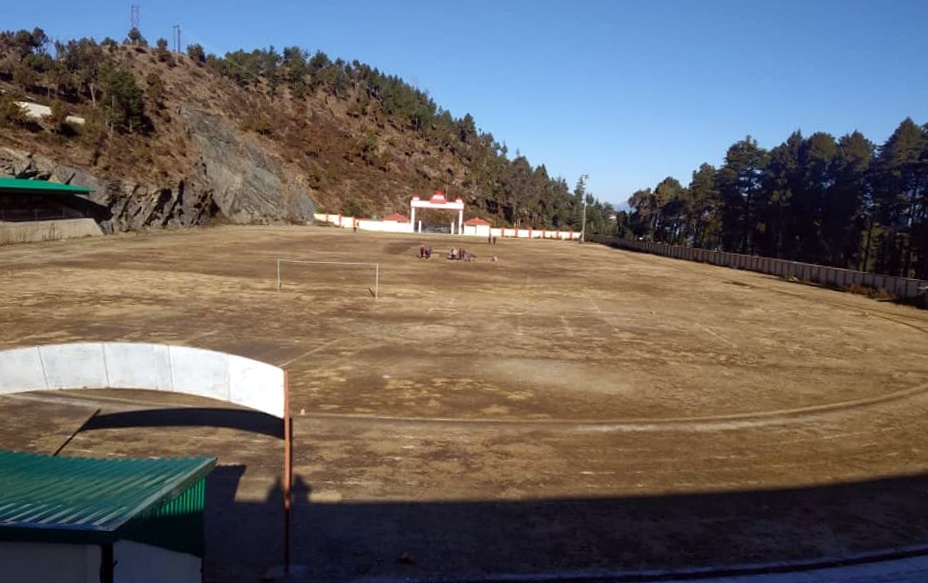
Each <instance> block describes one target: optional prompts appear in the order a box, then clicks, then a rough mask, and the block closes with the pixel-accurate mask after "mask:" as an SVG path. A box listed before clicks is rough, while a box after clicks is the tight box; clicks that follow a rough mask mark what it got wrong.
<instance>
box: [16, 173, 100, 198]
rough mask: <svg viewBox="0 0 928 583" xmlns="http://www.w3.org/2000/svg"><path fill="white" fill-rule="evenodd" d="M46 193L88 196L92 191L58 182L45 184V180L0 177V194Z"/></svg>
mask: <svg viewBox="0 0 928 583" xmlns="http://www.w3.org/2000/svg"><path fill="white" fill-rule="evenodd" d="M48 192H59V193H60V192H63V193H67V194H90V193H91V192H93V189H92V188H87V187H85V186H71V185H70V184H61V183H60V182H47V181H45V180H27V179H25V178H4V177H0V194H43V193H48Z"/></svg>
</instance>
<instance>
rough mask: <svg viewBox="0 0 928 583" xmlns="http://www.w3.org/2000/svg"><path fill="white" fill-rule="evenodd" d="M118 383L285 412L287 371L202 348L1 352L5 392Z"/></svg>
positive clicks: (80, 346) (60, 347) (118, 346)
mask: <svg viewBox="0 0 928 583" xmlns="http://www.w3.org/2000/svg"><path fill="white" fill-rule="evenodd" d="M83 388H100V389H104V388H113V389H149V390H153V391H169V392H175V393H185V394H188V395H196V396H199V397H208V398H212V399H219V400H221V401H228V402H231V403H236V404H238V405H242V406H243V407H248V408H249V409H255V410H257V411H262V412H264V413H267V414H268V415H273V416H275V417H280V418H283V416H284V371H283V369H281V368H278V367H276V366H272V365H270V364H267V363H264V362H259V361H257V360H251V359H249V358H243V357H241V356H235V355H232V354H226V353H224V352H214V351H212V350H203V349H200V348H189V347H186V346H169V345H166V344H142V343H130V342H79V343H75V344H51V345H47V346H33V347H30V348H14V349H12V350H6V351H3V352H0V395H2V394H8V393H18V392H22V391H44V390H55V389H83Z"/></svg>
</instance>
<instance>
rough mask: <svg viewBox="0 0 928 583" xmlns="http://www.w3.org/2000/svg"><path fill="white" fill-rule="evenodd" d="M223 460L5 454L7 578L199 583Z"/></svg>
mask: <svg viewBox="0 0 928 583" xmlns="http://www.w3.org/2000/svg"><path fill="white" fill-rule="evenodd" d="M215 466H216V458H214V457H194V458H164V459H99V458H77V457H54V456H47V455H39V454H33V453H23V452H12V451H3V450H0V573H2V574H3V576H2V578H3V579H4V580H9V581H30V582H35V583H44V582H48V583H52V582H54V583H90V582H93V583H97V582H102V583H118V582H120V581H132V582H133V583H147V582H151V583H155V582H160V581H177V582H190V583H194V582H197V583H199V582H200V581H202V566H203V554H204V546H205V545H204V536H203V511H204V505H205V498H206V476H207V474H209V472H211V471H212V470H213V468H215Z"/></svg>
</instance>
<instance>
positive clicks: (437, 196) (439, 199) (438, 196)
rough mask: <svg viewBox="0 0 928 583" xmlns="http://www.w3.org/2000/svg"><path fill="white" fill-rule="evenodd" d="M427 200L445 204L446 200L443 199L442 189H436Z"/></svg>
mask: <svg viewBox="0 0 928 583" xmlns="http://www.w3.org/2000/svg"><path fill="white" fill-rule="evenodd" d="M429 202H430V203H432V204H445V203H446V202H448V201H447V200H446V199H445V194H444V193H443V192H442V191H440V190H436V191H435V194H433V195H432V198H431V199H429Z"/></svg>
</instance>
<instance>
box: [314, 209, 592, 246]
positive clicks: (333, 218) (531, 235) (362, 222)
mask: <svg viewBox="0 0 928 583" xmlns="http://www.w3.org/2000/svg"><path fill="white" fill-rule="evenodd" d="M315 219H316V220H317V221H322V222H324V223H331V224H333V225H335V226H336V227H342V228H344V229H351V228H354V227H358V228H359V229H361V230H362V231H380V232H384V233H410V232H412V231H413V225H412V224H411V223H397V222H394V221H374V220H370V219H356V218H354V217H345V216H342V215H332V214H326V213H316V214H315ZM485 229H486V227H483V228H481V229H479V230H477V229H476V228H473V227H471V228H470V229H468V227H466V226H465V227H464V232H463V233H462V234H463V235H469V236H476V237H487V236H488V235H491V236H494V237H499V238H501V239H503V238H514V239H558V240H561V241H579V240H580V231H552V230H546V229H514V228H501V227H491V228H490V232H489V233H487V231H486V230H485Z"/></svg>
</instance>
